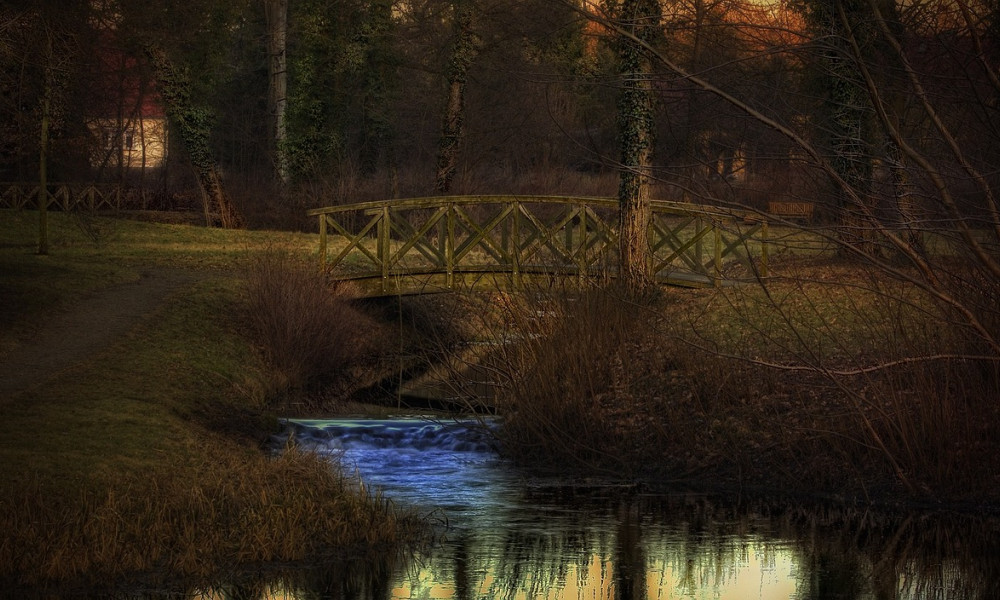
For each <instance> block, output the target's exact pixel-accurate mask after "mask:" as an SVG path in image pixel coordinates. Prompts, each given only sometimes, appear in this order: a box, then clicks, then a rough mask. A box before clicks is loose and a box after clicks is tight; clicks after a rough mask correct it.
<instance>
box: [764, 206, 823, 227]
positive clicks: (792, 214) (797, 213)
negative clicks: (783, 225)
mask: <svg viewBox="0 0 1000 600" xmlns="http://www.w3.org/2000/svg"><path fill="white" fill-rule="evenodd" d="M815 209H816V205H815V204H814V203H812V202H768V203H767V212H768V213H769V214H772V215H774V216H776V217H782V218H785V219H801V220H803V221H806V222H808V221H812V218H813V212H814V211H815Z"/></svg>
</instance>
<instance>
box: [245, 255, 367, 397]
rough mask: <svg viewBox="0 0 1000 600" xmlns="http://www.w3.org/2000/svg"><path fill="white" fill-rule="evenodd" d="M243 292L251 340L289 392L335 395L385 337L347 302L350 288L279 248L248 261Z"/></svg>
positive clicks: (365, 316) (350, 298)
mask: <svg viewBox="0 0 1000 600" xmlns="http://www.w3.org/2000/svg"><path fill="white" fill-rule="evenodd" d="M245 296H246V307H247V314H248V317H249V322H250V326H251V329H252V331H253V333H254V336H255V339H256V341H257V342H258V344H259V345H260V347H261V349H262V350H263V353H264V355H265V357H266V359H267V360H268V362H269V363H270V364H271V365H272V366H273V367H274V369H275V370H276V371H277V372H278V373H279V374H280V376H281V377H282V378H283V380H284V381H283V383H284V385H283V387H285V388H287V389H290V390H295V391H304V392H307V393H309V392H318V391H320V390H322V391H323V393H324V394H326V395H336V394H337V392H338V384H346V382H347V380H348V377H347V375H349V374H350V373H351V371H352V370H353V369H356V368H358V367H359V366H361V365H363V364H364V363H365V362H366V361H368V360H369V359H370V358H371V357H372V356H373V355H374V354H375V353H376V351H377V350H378V349H379V348H380V345H381V344H383V343H384V341H385V339H386V337H385V334H384V333H383V332H382V329H381V328H380V326H379V325H378V324H377V323H376V321H375V320H374V319H372V318H370V317H369V316H367V315H365V314H364V313H363V312H362V311H360V310H359V309H357V308H355V307H354V306H352V304H351V300H352V298H353V296H354V295H353V294H352V293H351V289H350V287H349V286H346V285H338V284H334V283H332V282H330V281H329V280H328V279H327V278H326V277H325V275H324V274H322V273H320V272H319V271H318V270H317V269H316V268H315V267H314V266H312V265H306V264H304V263H303V262H302V261H300V260H297V259H296V258H294V257H292V256H290V255H289V254H287V253H284V252H280V251H277V250H272V251H268V252H263V253H259V254H257V255H255V256H254V258H252V259H251V260H250V263H249V265H248V267H247V271H246V292H245ZM279 387H282V386H279Z"/></svg>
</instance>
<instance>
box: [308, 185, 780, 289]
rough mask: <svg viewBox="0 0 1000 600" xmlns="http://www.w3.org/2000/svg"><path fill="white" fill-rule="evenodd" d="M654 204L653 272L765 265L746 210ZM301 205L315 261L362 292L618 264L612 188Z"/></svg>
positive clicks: (499, 281)
mask: <svg viewBox="0 0 1000 600" xmlns="http://www.w3.org/2000/svg"><path fill="white" fill-rule="evenodd" d="M651 207H652V216H651V220H650V226H649V244H650V249H651V251H652V257H653V264H652V265H651V267H652V273H653V276H654V278H655V279H656V280H657V281H659V282H661V283H663V284H667V285H680V286H688V287H699V286H710V285H721V284H722V283H724V282H726V281H730V280H735V279H740V278H749V277H755V276H757V275H760V274H766V269H767V224H766V222H765V221H763V220H761V219H759V218H755V215H753V214H751V213H746V212H740V211H724V210H720V209H717V208H711V207H701V206H696V205H690V204H680V203H672V202H663V201H653V202H652V203H651ZM308 214H309V215H310V216H315V217H317V218H318V219H319V230H320V250H319V255H320V260H321V261H322V264H323V267H324V268H325V269H327V270H328V271H329V272H330V273H331V274H332V275H333V276H334V277H335V278H336V279H338V280H343V281H353V282H355V284H356V285H357V286H358V287H359V289H360V291H361V293H362V294H364V295H366V296H380V295H397V294H414V293H430V292H437V291H447V290H453V289H467V288H474V287H480V288H481V287H488V288H500V289H506V288H509V287H511V286H514V287H522V286H525V285H528V284H536V285H553V284H555V283H556V282H557V281H566V280H571V281H572V280H575V281H579V282H584V281H593V280H600V279H603V278H612V277H614V276H615V273H616V272H617V256H618V238H617V218H618V204H617V202H616V201H615V200H614V199H610V198H565V197H554V196H546V197H541V196H441V197H430V198H409V199H403V200H386V201H379V202H364V203H357V204H348V205H343V206H334V207H327V208H320V209H315V210H311V211H309V213H308ZM331 233H333V234H335V235H336V236H338V237H337V238H334V237H333V236H332V235H331Z"/></svg>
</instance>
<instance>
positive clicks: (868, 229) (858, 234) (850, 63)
mask: <svg viewBox="0 0 1000 600" xmlns="http://www.w3.org/2000/svg"><path fill="white" fill-rule="evenodd" d="M845 5H846V6H845ZM830 11H831V13H830V22H829V27H830V28H831V30H832V33H833V36H832V39H833V42H832V43H834V44H836V46H835V47H834V48H833V49H832V50H831V52H830V53H829V54H828V56H827V70H828V78H829V87H830V104H831V107H832V119H831V120H832V126H833V152H834V158H833V167H834V169H835V170H836V171H837V173H838V175H840V177H841V179H842V180H843V181H844V182H846V184H847V186H848V189H841V190H840V194H839V197H840V201H839V202H838V204H839V206H838V209H839V211H840V231H839V238H840V241H841V242H843V244H842V246H841V254H842V255H844V256H853V255H855V254H859V253H860V254H861V255H867V256H874V255H876V254H877V253H878V245H877V242H876V241H875V223H874V222H873V221H874V219H875V212H874V206H873V205H874V194H873V191H872V175H873V170H874V165H873V162H872V145H873V144H872V138H873V136H874V126H873V122H872V120H873V109H872V105H871V100H870V98H869V97H868V95H867V93H866V91H865V88H864V87H863V85H862V84H860V83H858V82H857V70H858V66H857V65H856V64H855V63H854V60H852V55H853V53H852V52H851V50H850V49H849V48H848V46H847V44H848V42H847V40H848V39H849V38H853V40H854V42H855V43H856V45H857V48H858V49H859V51H860V53H861V55H860V56H857V57H856V60H865V61H866V62H867V60H868V59H870V58H871V54H872V53H873V52H874V34H875V29H874V26H873V25H872V24H871V23H870V22H868V21H870V16H871V15H870V13H868V12H867V11H865V9H864V7H862V6H861V3H860V2H857V1H856V0H837V1H836V2H834V3H833V6H832V7H831V8H830Z"/></svg>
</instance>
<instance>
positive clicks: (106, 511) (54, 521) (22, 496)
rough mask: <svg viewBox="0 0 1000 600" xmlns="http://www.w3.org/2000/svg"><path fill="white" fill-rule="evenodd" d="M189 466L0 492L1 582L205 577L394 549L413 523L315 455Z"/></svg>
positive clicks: (236, 454) (109, 582)
mask: <svg viewBox="0 0 1000 600" xmlns="http://www.w3.org/2000/svg"><path fill="white" fill-rule="evenodd" d="M193 472H194V473H195V474H196V477H195V479H193V480H192V478H191V475H190V474H191V470H187V469H185V470H177V471H165V472H157V473H149V474H147V476H144V477H142V478H140V477H137V476H127V477H126V476H116V477H118V478H117V479H115V480H114V481H111V482H110V484H109V485H108V486H107V487H106V488H102V489H103V490H104V491H101V492H95V491H88V492H83V493H82V495H81V497H65V498H60V497H58V496H57V497H53V495H52V492H51V490H44V489H42V486H40V485H38V484H37V483H36V484H31V483H27V484H22V485H20V487H19V489H12V490H10V491H9V492H6V493H4V494H2V495H0V529H2V530H3V531H4V534H5V536H4V540H3V543H2V544H0V586H4V587H6V588H8V589H16V588H17V587H19V586H39V585H65V584H67V583H71V584H74V585H96V586H102V587H108V588H112V587H114V586H115V585H116V584H118V585H120V584H122V583H125V582H131V583H135V582H136V581H148V582H150V583H156V582H162V583H173V584H177V583H178V582H183V584H185V585H205V584H210V583H218V582H219V581H224V580H225V579H226V577H229V576H231V575H235V574H237V573H238V572H239V571H241V570H244V569H246V568H247V567H249V566H254V565H262V564H264V563H274V562H282V563H284V562H294V561H304V560H309V561H314V560H318V559H322V558H330V557H342V556H346V555H348V554H349V553H351V552H357V551H358V549H365V550H366V551H372V549H379V551H382V550H389V549H391V548H393V547H395V546H397V545H400V544H402V543H404V542H405V541H406V540H407V539H410V540H412V539H413V534H414V533H415V532H416V531H417V527H418V525H417V521H416V520H415V519H413V518H411V517H408V516H405V515H401V514H400V513H397V512H396V511H395V510H394V509H392V508H391V507H390V506H389V504H388V503H387V502H386V501H383V500H382V499H381V498H378V497H372V496H371V495H370V494H369V493H368V492H367V490H365V489H364V488H361V487H359V484H358V483H356V482H355V481H353V480H350V479H346V478H345V477H343V476H341V475H339V474H337V472H336V469H334V468H332V467H331V465H330V463H329V462H328V461H327V460H324V459H322V458H320V457H318V456H316V455H312V454H307V453H302V452H297V451H294V450H289V451H287V452H285V453H283V454H281V455H280V456H278V457H275V458H267V457H264V456H261V455H259V454H257V453H254V452H240V451H232V452H229V453H222V455H216V456H213V457H211V459H208V458H205V459H202V462H200V463H199V464H197V465H194V466H193Z"/></svg>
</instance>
